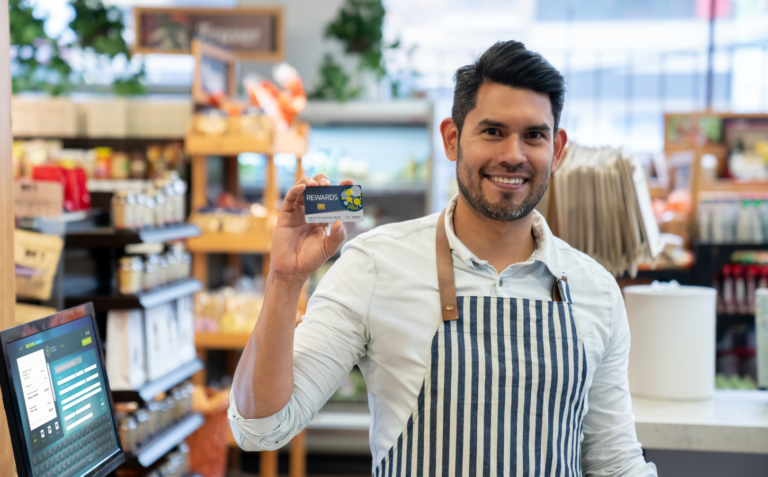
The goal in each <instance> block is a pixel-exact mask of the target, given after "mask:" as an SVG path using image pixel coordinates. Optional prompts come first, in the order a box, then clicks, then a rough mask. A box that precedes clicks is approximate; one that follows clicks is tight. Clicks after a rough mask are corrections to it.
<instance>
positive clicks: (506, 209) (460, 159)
mask: <svg viewBox="0 0 768 477" xmlns="http://www.w3.org/2000/svg"><path fill="white" fill-rule="evenodd" d="M446 121H450V124H453V122H452V121H451V120H446ZM554 122H555V121H554V117H553V116H552V107H551V104H550V101H549V96H548V95H546V94H543V93H536V92H534V91H531V90H526V89H518V88H512V87H509V86H504V85H500V84H497V83H487V84H483V85H482V86H480V88H479V90H478V94H477V103H476V106H475V109H473V110H472V111H470V112H469V114H467V117H466V118H465V120H464V126H463V128H462V131H461V137H460V138H459V137H456V138H455V152H454V151H453V150H451V151H449V148H450V147H449V144H448V143H449V142H453V141H452V140H451V131H450V127H443V126H444V125H445V121H444V124H443V125H441V131H442V132H443V137H444V141H445V142H446V153H448V155H449V157H450V158H451V159H454V157H451V156H452V155H454V154H455V159H456V161H457V167H456V179H457V182H458V185H459V190H460V192H461V194H462V196H463V197H464V198H465V199H466V201H467V202H468V203H469V205H470V206H472V208H474V209H475V210H477V211H478V212H479V213H480V214H482V215H484V216H486V217H488V218H490V219H493V220H500V221H505V222H509V221H513V220H518V219H521V218H523V217H525V216H527V215H528V214H529V213H530V212H531V211H532V210H533V208H534V207H535V206H536V204H538V202H539V200H541V197H542V196H543V195H544V193H545V192H546V190H547V185H548V184H549V178H550V175H551V173H552V170H553V166H554V167H555V168H556V167H557V165H558V164H559V161H560V155H561V153H562V147H563V145H564V144H565V140H566V137H565V132H564V131H561V132H560V133H558V134H555V132H554V131H553V127H554ZM453 127H454V128H455V126H453ZM446 136H447V137H446ZM452 153H453V154H452Z"/></svg>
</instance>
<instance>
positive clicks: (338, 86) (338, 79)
mask: <svg viewBox="0 0 768 477" xmlns="http://www.w3.org/2000/svg"><path fill="white" fill-rule="evenodd" d="M359 95H360V88H359V87H353V86H351V85H350V77H349V75H348V74H347V72H346V71H344V68H342V66H341V65H340V64H338V63H336V60H335V59H333V55H331V54H330V53H326V55H325V56H324V57H323V63H322V64H321V65H320V84H318V85H317V87H315V89H314V90H313V91H312V93H311V94H310V95H309V97H310V98H316V99H335V100H337V101H347V100H350V99H355V98H357V97H358V96H359Z"/></svg>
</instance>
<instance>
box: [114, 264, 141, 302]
mask: <svg viewBox="0 0 768 477" xmlns="http://www.w3.org/2000/svg"><path fill="white" fill-rule="evenodd" d="M143 271H144V262H143V261H142V260H141V258H139V257H130V256H129V257H122V258H121V259H120V271H119V272H118V282H119V288H120V294H121V295H136V294H137V293H139V292H140V291H141V289H142V284H143V280H144V277H143Z"/></svg>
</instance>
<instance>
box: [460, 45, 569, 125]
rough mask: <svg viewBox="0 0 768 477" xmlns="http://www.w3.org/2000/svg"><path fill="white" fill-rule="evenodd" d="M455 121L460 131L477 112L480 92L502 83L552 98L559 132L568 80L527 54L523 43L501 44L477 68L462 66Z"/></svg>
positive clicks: (546, 63) (485, 54)
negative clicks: (470, 114)
mask: <svg viewBox="0 0 768 477" xmlns="http://www.w3.org/2000/svg"><path fill="white" fill-rule="evenodd" d="M454 80H455V81H456V88H455V89H454V92H453V109H452V110H451V117H452V118H453V122H454V123H456V127H457V128H458V129H459V136H461V128H462V127H463V126H464V119H465V118H466V117H467V114H469V112H470V111H472V110H473V109H475V104H476V102H477V90H478V89H480V85H482V84H484V83H498V84H503V85H506V86H511V87H513V88H520V89H530V90H533V91H536V92H537V93H546V94H548V95H549V102H550V103H551V104H552V116H554V118H555V132H557V125H558V124H559V122H560V113H561V112H562V111H563V103H564V101H565V80H564V79H563V75H561V74H560V72H559V71H557V69H556V68H555V67H554V66H552V65H551V64H549V62H548V61H547V60H545V59H544V57H543V56H541V55H540V54H538V53H535V52H533V51H530V50H527V49H526V48H525V45H523V44H522V43H520V42H519V41H500V42H498V43H496V44H495V45H493V46H492V47H490V48H488V49H487V50H486V51H485V53H483V54H482V56H480V58H478V59H477V60H476V61H475V62H474V64H471V65H467V66H462V67H461V68H459V69H458V70H457V71H456V76H454Z"/></svg>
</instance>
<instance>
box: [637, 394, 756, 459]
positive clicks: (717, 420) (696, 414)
mask: <svg viewBox="0 0 768 477" xmlns="http://www.w3.org/2000/svg"><path fill="white" fill-rule="evenodd" d="M632 406H633V410H634V413H635V429H637V438H638V440H639V441H640V443H641V444H642V446H643V448H645V449H664V450H691V451H712V452H743V453H751V454H768V391H731V390H727V391H726V390H717V391H715V395H714V397H713V398H712V399H711V400H708V401H689V402H678V401H658V400H653V399H644V398H639V397H634V396H633V397H632Z"/></svg>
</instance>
